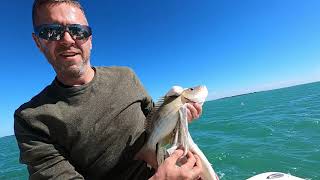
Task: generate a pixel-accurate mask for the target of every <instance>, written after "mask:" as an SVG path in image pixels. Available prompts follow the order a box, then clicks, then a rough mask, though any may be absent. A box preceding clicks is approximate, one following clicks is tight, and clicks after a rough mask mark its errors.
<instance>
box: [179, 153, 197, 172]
mask: <svg viewBox="0 0 320 180" xmlns="http://www.w3.org/2000/svg"><path fill="white" fill-rule="evenodd" d="M187 157H188V160H187V162H186V163H185V164H183V165H182V166H181V167H184V168H187V169H192V168H193V166H194V165H195V163H196V161H197V160H196V158H195V157H194V155H193V154H192V153H191V152H190V151H189V152H188V154H187Z"/></svg>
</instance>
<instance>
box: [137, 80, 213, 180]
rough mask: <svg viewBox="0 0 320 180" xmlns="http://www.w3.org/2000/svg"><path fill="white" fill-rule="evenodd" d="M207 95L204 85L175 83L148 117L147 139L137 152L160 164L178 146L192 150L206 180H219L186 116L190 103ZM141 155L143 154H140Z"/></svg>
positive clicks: (154, 165)
mask: <svg viewBox="0 0 320 180" xmlns="http://www.w3.org/2000/svg"><path fill="white" fill-rule="evenodd" d="M207 96H208V89H207V87H206V86H204V85H199V86H196V87H191V88H186V89H184V88H182V87H180V86H173V87H172V88H171V89H170V90H169V92H168V93H166V95H165V96H164V97H162V98H161V99H160V100H159V101H158V102H157V103H156V104H155V107H154V108H153V110H152V111H151V112H150V113H149V115H148V116H147V118H146V125H145V129H146V132H147V134H148V138H147V141H146V143H145V144H144V145H143V147H142V148H141V150H140V151H139V152H138V153H137V156H136V157H137V158H138V159H139V156H143V159H144V160H145V161H146V162H148V164H150V165H151V166H152V167H154V168H157V167H158V166H159V165H160V164H161V163H163V162H164V160H165V158H167V157H168V156H170V155H171V154H172V153H173V152H174V151H175V150H176V149H178V148H182V149H184V154H183V155H184V156H186V154H187V152H188V151H189V150H190V151H191V152H193V153H194V154H197V155H198V156H199V158H200V160H201V163H202V167H203V169H202V172H203V173H202V174H201V175H200V176H201V178H202V179H204V180H219V177H218V176H217V174H216V173H215V171H214V170H213V168H212V166H211V164H210V162H209V161H208V159H207V158H206V156H205V155H204V153H203V152H202V151H201V150H200V148H199V147H198V146H197V144H196V143H195V142H194V141H193V139H192V137H191V135H190V133H189V130H188V120H187V103H199V104H203V103H204V102H205V99H206V97H207ZM140 158H141V157H140Z"/></svg>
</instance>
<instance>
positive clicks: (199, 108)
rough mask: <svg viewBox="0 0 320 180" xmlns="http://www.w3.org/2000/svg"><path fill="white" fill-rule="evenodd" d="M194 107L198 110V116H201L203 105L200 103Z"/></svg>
mask: <svg viewBox="0 0 320 180" xmlns="http://www.w3.org/2000/svg"><path fill="white" fill-rule="evenodd" d="M193 106H194V108H195V109H196V110H197V112H198V116H200V115H201V114H202V105H201V104H199V103H193Z"/></svg>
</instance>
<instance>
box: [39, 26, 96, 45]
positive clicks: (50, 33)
mask: <svg viewBox="0 0 320 180" xmlns="http://www.w3.org/2000/svg"><path fill="white" fill-rule="evenodd" d="M66 31H67V32H68V33H69V34H70V35H71V37H72V38H73V39H74V40H84V39H87V38H88V37H90V36H91V35H92V32H91V28H90V27H89V26H86V25H80V24H68V25H66V26H64V25H61V24H43V25H40V26H37V27H36V28H35V29H34V33H35V34H36V36H38V37H40V38H42V39H46V40H49V41H59V40H60V39H61V38H63V36H64V33H65V32H66Z"/></svg>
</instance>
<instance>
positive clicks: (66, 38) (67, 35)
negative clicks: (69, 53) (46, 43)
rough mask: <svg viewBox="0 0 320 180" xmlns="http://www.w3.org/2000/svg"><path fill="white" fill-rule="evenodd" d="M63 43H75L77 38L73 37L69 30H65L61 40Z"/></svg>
mask: <svg viewBox="0 0 320 180" xmlns="http://www.w3.org/2000/svg"><path fill="white" fill-rule="evenodd" d="M60 41H61V42H62V43H66V44H74V43H75V40H74V39H73V38H72V36H71V34H70V33H69V32H68V31H65V32H64V35H63V38H62V39H61V40H60Z"/></svg>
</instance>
